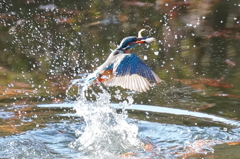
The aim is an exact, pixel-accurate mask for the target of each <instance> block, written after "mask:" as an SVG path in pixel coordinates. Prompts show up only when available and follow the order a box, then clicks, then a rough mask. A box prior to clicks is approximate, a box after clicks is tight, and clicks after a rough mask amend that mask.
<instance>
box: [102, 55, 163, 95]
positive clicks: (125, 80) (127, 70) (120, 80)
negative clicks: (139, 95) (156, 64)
mask: <svg viewBox="0 0 240 159" xmlns="http://www.w3.org/2000/svg"><path fill="white" fill-rule="evenodd" d="M122 56H123V57H122V58H119V60H118V61H117V62H116V63H115V64H114V66H113V75H114V77H113V78H111V79H109V80H108V81H105V82H104V83H105V84H106V85H111V86H121V87H123V88H128V89H131V90H135V91H139V92H144V91H147V90H149V89H150V86H151V84H150V82H154V83H159V82H161V79H160V78H159V77H158V76H157V75H156V74H155V73H154V72H153V71H152V70H151V69H150V68H149V67H148V66H147V65H146V64H145V63H144V62H143V61H142V60H141V59H140V58H138V57H137V56H136V55H135V54H133V53H130V54H122ZM149 81H150V82H149Z"/></svg>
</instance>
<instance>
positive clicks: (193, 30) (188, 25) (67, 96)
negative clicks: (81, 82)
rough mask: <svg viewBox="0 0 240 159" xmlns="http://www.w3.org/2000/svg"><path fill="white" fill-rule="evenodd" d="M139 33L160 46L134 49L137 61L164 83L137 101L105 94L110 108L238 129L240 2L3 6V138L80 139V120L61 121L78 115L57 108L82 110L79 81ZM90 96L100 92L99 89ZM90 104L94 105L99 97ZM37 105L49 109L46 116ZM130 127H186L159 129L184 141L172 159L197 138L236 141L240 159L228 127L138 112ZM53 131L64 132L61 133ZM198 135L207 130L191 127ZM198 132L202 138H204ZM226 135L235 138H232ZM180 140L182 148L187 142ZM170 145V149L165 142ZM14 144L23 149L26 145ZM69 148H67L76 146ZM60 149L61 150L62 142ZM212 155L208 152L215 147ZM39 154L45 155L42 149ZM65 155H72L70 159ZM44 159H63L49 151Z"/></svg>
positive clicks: (42, 1)
mask: <svg viewBox="0 0 240 159" xmlns="http://www.w3.org/2000/svg"><path fill="white" fill-rule="evenodd" d="M141 29H146V31H145V32H143V35H144V36H149V37H154V38H156V42H153V43H151V44H144V45H139V46H136V47H134V49H132V52H134V53H136V54H137V55H138V56H139V57H140V58H141V59H142V60H144V62H145V63H147V65H148V66H149V67H150V68H151V69H153V70H154V72H156V74H158V76H159V77H160V78H161V79H163V80H164V81H163V82H162V83H160V84H158V85H155V86H154V87H153V88H152V89H151V90H149V91H148V92H145V93H137V92H135V93H132V92H129V91H128V90H124V89H122V88H119V87H110V88H105V89H106V90H107V91H108V92H109V93H110V94H111V99H110V100H111V102H112V103H120V105H121V104H122V105H124V101H126V100H128V102H130V101H132V102H133V103H134V104H146V105H154V106H157V107H158V106H162V107H168V108H171V109H172V108H180V109H184V110H188V111H192V112H203V113H207V114H210V115H216V116H220V117H222V118H227V119H231V121H236V122H237V123H238V121H239V120H240V108H239V105H240V83H239V80H240V66H239V62H238V61H240V52H239V50H240V0H147V1H146V0H137V1H136V0H134V1H133V0H125V1H123V0H82V1H81V0H0V122H1V125H0V130H1V131H0V136H7V135H11V134H18V133H22V132H26V131H27V130H35V129H36V128H37V129H39V128H46V127H48V128H49V129H50V130H49V129H44V130H43V132H44V131H45V130H46V132H48V131H51V132H52V134H57V133H56V131H57V132H58V133H59V134H63V135H64V133H65V134H66V136H67V137H68V136H71V135H72V136H74V135H73V134H74V131H75V129H76V127H78V126H79V125H76V124H79V123H80V124H82V123H81V122H82V120H81V119H79V118H74V117H72V116H71V115H69V116H68V117H66V116H61V115H59V114H62V115H64V114H65V115H66V113H75V111H74V110H73V109H72V107H71V108H68V109H65V108H64V109H63V108H62V107H64V106H65V105H60V106H57V108H55V105H51V104H55V103H72V102H74V101H76V98H77V97H78V94H77V91H78V87H70V84H71V81H72V80H74V79H81V78H83V77H84V76H85V75H86V74H88V73H91V72H93V71H94V70H95V69H96V68H97V67H98V66H99V65H101V64H102V63H103V62H104V61H105V60H106V59H107V57H108V55H109V54H110V52H111V50H113V49H115V48H116V47H117V45H118V44H119V43H120V42H121V40H122V39H123V38H124V37H127V36H137V33H138V31H139V30H141ZM92 88H93V90H94V91H96V92H101V90H99V87H98V86H93V87H92ZM66 92H67V93H66ZM90 92H91V90H90ZM89 94H91V93H89ZM88 99H89V100H93V101H94V100H96V98H95V97H93V96H91V95H90V96H88ZM39 104H50V105H48V107H49V108H45V107H39ZM125 104H126V103H125ZM66 106H67V105H66ZM52 107H54V108H52ZM156 110H157V109H156ZM173 110H174V109H173ZM152 111H153V112H154V110H152ZM131 113H132V114H131ZM193 116H194V115H193ZM129 117H130V118H134V119H139V120H147V121H151V122H157V123H158V122H159V123H162V122H163V123H167V124H176V125H178V126H177V127H176V126H173V127H171V126H168V127H167V128H165V127H164V126H165V125H161V126H163V128H162V127H161V129H158V130H157V131H156V132H161V130H162V129H163V130H164V129H165V131H164V132H165V133H166V134H165V137H166V136H168V133H170V132H173V131H176V132H177V134H176V136H177V137H180V139H179V140H175V138H174V140H173V141H172V139H169V140H168V141H169V143H168V144H166V147H167V148H166V150H167V153H168V150H170V149H171V151H173V149H172V146H173V145H172V143H174V144H175V145H174V146H176V145H178V146H179V144H181V146H180V148H179V147H178V148H179V149H178V150H177V151H178V152H179V151H180V152H181V150H182V147H184V144H185V143H184V142H185V141H186V140H189V136H191V137H192V140H191V142H193V143H194V141H198V139H203V140H204V142H203V143H204V144H206V143H209V141H210V140H212V141H214V140H221V141H225V140H229V139H233V138H234V141H238V142H235V143H231V144H232V145H237V146H235V147H230V148H229V147H227V148H226V147H225V148H224V149H226V150H227V151H228V153H226V155H227V157H229V156H230V155H233V154H235V155H236V156H233V158H234V157H236V158H238V157H239V156H240V155H239V154H237V152H238V150H239V145H238V144H239V130H238V129H235V130H231V131H230V129H231V126H229V125H228V126H226V124H225V125H224V124H219V123H218V122H209V121H208V120H204V119H197V118H194V117H191V116H188V117H186V116H184V115H182V116H176V115H175V116H174V115H169V114H166V113H162V114H160V113H157V112H156V113H155V114H154V113H152V114H150V115H149V113H148V112H140V111H135V112H130V113H129ZM158 119H159V120H158ZM49 123H50V124H49ZM52 123H54V124H56V125H57V124H59V123H61V124H63V125H61V124H60V126H59V127H58V126H56V127H54V126H52V125H51V124H52ZM66 123H67V124H66ZM69 123H70V124H69ZM159 123H158V124H159ZM71 124H72V125H71ZM152 124H153V123H152ZM143 125H144V124H143ZM146 125H147V124H146ZM192 125H193V126H194V125H195V126H196V125H199V126H200V127H194V128H189V127H187V126H192ZM215 125H218V126H219V125H220V126H219V127H220V128H218V127H214V126H215ZM238 125H239V124H238ZM181 126H182V127H181ZM201 126H207V128H205V127H204V128H203V129H202V127H201ZM208 126H213V127H210V128H208ZM62 127H63V128H64V129H63V128H62ZM142 127H144V126H142ZM169 127H170V128H169ZM139 128H140V129H141V125H140V126H139ZM144 128H145V127H144ZM144 128H142V130H145V129H144ZM52 129H54V130H52ZM150 129H151V130H150ZM152 129H154V128H149V127H147V126H146V130H149V131H148V132H147V133H146V134H151V133H150V132H152ZM182 129H184V131H183V132H185V133H186V132H188V133H192V132H194V133H195V134H197V135H195V134H194V133H192V134H190V135H189V136H184V137H182V136H181V135H182V134H179V132H180V130H182ZM200 129H201V133H202V134H198V132H200V131H199V130H200ZM142 130H141V131H142ZM189 130H191V131H189ZM212 130H214V131H212ZM228 130H229V134H230V135H229V134H224V133H228V132H227V131H228ZM141 131H140V132H141ZM211 131H212V132H211ZM43 132H41V133H43ZM164 132H162V133H164ZM34 133H36V134H38V132H35V131H34ZM41 133H40V134H41ZM218 133H219V134H218ZM52 134H51V135H52ZM215 134H218V135H215ZM41 135H42V134H41ZM44 135H46V134H45V132H44ZM183 135H184V133H183ZM66 136H64V139H66V138H67V137H66ZM160 136H161V134H158V135H156V140H155V139H152V142H155V143H158V142H159V141H158V139H159V137H160ZM209 136H210V137H209ZM222 136H224V137H222ZM13 137H14V136H13ZM26 138H27V139H28V138H29V136H28V135H27V136H26ZM75 138H76V137H75V136H74V137H72V138H71V141H73V140H75ZM181 138H182V140H183V139H184V140H183V141H181V142H179V141H180V140H181ZM43 139H44V137H43V138H40V139H39V140H41V141H42V140H43ZM60 139H63V137H60ZM60 139H59V140H60ZM146 139H148V138H146ZM0 140H3V141H1V143H3V142H4V143H7V144H5V145H9V144H10V143H11V141H12V140H5V139H3V138H0ZM69 140H70V139H69ZM162 140H163V141H164V143H165V141H166V140H167V139H166V138H164V139H162ZM13 141H14V143H18V139H13ZM33 141H35V140H33ZM171 141H172V142H171ZM37 142H39V141H37ZM51 142H55V140H53V141H51ZM64 142H65V143H64V144H65V147H68V144H69V141H65V140H64ZM189 142H190V141H189ZM59 143H60V147H61V146H62V145H61V144H62V141H61V142H59ZM160 143H161V144H162V141H160ZM198 143H199V142H198ZM50 144H52V143H50ZM20 145H21V144H20ZM162 145H163V144H162ZM182 145H183V146H182ZM214 145H215V144H214ZM44 146H45V145H43V147H44ZM54 146H55V145H54ZM54 146H53V147H54ZM58 146H59V145H58ZM207 146H208V148H209V144H208V145H207ZM225 146H226V145H225ZM16 147H18V144H16V146H15V147H14V146H13V149H12V150H9V146H6V147H4V144H3V145H2V146H0V150H1V151H0V155H1V154H11V153H6V152H15V153H16V151H15V148H16ZM20 147H21V146H20ZM36 147H39V146H38V145H36ZM36 147H35V146H34V147H33V149H36ZM43 147H42V148H43ZM55 147H57V146H55ZM68 148H69V147H68ZM26 149H28V148H26ZM53 149H54V148H53ZM57 149H58V147H57ZM44 150H45V149H44ZM60 150H62V149H60ZM215 150H216V151H215V152H217V151H218V153H220V155H218V157H219V156H223V157H222V158H225V157H226V156H225V157H224V155H225V154H224V152H223V151H222V149H221V147H220V148H216V149H215ZM56 151H57V150H56ZM177 151H175V150H174V152H173V154H177V153H176V152H177ZM19 152H22V150H19ZM39 152H43V150H42V149H41V147H40V148H39ZM67 152H68V154H71V153H70V152H72V150H69V151H67ZM190 152H191V151H190ZM17 153H18V152H17ZM17 153H16V154H17ZM76 153H78V151H77V152H76ZM167 153H166V154H167ZM46 154H48V155H49V154H51V155H53V156H55V154H54V153H51V152H49V151H47V152H46ZM25 155H26V154H25ZM178 155H180V156H184V155H182V154H180V153H179V154H178ZM16 156H18V154H17V155H15V157H16ZM190 156H191V155H190ZM203 156H204V155H203ZM216 156H217V155H216ZM6 157H9V156H6ZM55 157H56V156H55ZM204 157H205V156H204ZM73 158H74V157H73Z"/></svg>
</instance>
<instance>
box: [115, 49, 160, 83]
mask: <svg viewBox="0 0 240 159" xmlns="http://www.w3.org/2000/svg"><path fill="white" fill-rule="evenodd" d="M132 74H138V75H140V76H142V77H145V78H147V79H148V80H150V81H153V82H156V79H155V77H154V75H153V73H152V70H151V69H150V68H149V67H148V66H147V65H146V64H145V63H144V62H143V61H142V60H141V59H140V58H138V57H137V56H136V55H135V54H133V53H130V54H127V55H126V56H125V57H124V58H123V59H122V60H121V62H120V63H119V64H118V65H117V66H116V70H115V76H125V75H132Z"/></svg>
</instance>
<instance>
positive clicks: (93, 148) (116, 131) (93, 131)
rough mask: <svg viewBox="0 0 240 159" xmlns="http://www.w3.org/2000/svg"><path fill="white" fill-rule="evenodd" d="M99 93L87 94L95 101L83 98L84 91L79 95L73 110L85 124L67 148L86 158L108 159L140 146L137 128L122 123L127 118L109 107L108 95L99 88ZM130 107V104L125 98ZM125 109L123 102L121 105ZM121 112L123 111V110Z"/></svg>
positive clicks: (124, 122)
mask: <svg viewBox="0 0 240 159" xmlns="http://www.w3.org/2000/svg"><path fill="white" fill-rule="evenodd" d="M100 88H101V91H102V93H95V92H94V91H93V92H91V93H92V95H95V96H96V101H88V100H87V99H86V97H85V95H86V92H85V90H86V87H83V88H82V89H81V91H80V92H79V93H81V94H80V97H79V98H78V100H77V102H76V105H75V106H74V109H75V110H76V113H77V114H78V115H79V116H81V117H83V118H84V120H85V123H86V124H85V128H84V129H83V130H82V129H79V130H76V135H77V136H79V137H78V138H77V139H76V141H74V142H72V143H71V144H70V147H72V148H75V149H78V150H79V151H81V152H83V153H84V154H86V155H87V156H89V155H90V156H98V157H100V156H101V157H109V156H118V155H120V154H122V153H125V152H130V151H133V150H134V149H135V150H136V149H137V148H140V147H142V146H143V143H142V142H141V141H140V139H139V138H138V127H137V126H136V125H134V124H130V123H128V122H127V121H126V118H127V114H126V113H122V114H119V113H117V112H116V109H115V108H113V107H111V106H110V99H111V95H110V94H109V93H108V92H107V91H106V90H104V89H103V88H102V87H101V86H100ZM128 101H129V102H130V104H131V103H132V102H133V101H132V98H131V97H129V98H128ZM120 105H121V106H122V105H126V102H124V104H120ZM123 112H125V111H124V108H123Z"/></svg>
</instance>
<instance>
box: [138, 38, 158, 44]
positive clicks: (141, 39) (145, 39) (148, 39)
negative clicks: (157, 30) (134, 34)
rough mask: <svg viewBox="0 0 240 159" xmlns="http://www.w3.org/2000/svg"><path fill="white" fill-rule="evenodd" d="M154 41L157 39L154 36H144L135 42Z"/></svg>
mask: <svg viewBox="0 0 240 159" xmlns="http://www.w3.org/2000/svg"><path fill="white" fill-rule="evenodd" d="M153 41H156V39H155V38H153V37H150V38H148V37H143V38H138V40H137V41H136V42H135V43H137V44H142V43H151V42H153Z"/></svg>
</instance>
